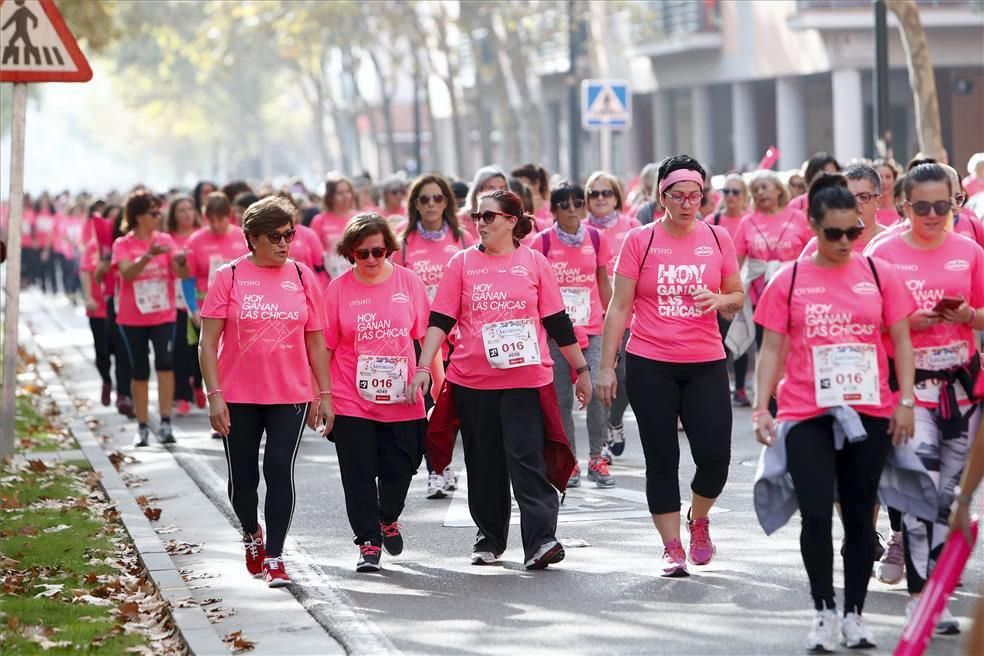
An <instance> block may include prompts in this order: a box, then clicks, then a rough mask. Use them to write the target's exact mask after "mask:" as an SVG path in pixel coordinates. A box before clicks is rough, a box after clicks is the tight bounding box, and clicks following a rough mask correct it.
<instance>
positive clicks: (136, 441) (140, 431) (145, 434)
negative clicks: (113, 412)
mask: <svg viewBox="0 0 984 656" xmlns="http://www.w3.org/2000/svg"><path fill="white" fill-rule="evenodd" d="M148 444H150V429H149V428H147V427H146V426H141V427H140V428H137V434H136V435H134V436H133V446H147V445H148Z"/></svg>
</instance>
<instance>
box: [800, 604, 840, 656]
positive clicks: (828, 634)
mask: <svg viewBox="0 0 984 656" xmlns="http://www.w3.org/2000/svg"><path fill="white" fill-rule="evenodd" d="M838 624H839V622H838V621H837V611H836V610H835V609H830V608H827V609H824V610H818V611H817V614H816V615H815V616H814V617H813V628H811V629H810V633H809V634H808V635H807V636H806V650H807V651H808V652H810V653H811V654H826V653H829V652H832V651H834V650H835V649H836V648H837V641H838V637H839V634H840V627H839V626H838Z"/></svg>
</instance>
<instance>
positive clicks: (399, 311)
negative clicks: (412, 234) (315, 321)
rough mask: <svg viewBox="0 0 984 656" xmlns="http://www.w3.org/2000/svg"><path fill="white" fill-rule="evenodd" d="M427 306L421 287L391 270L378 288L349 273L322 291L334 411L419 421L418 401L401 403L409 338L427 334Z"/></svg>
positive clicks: (409, 361) (406, 273)
mask: <svg viewBox="0 0 984 656" xmlns="http://www.w3.org/2000/svg"><path fill="white" fill-rule="evenodd" d="M429 316H430V304H429V302H428V300H427V292H426V290H425V289H424V285H423V283H421V282H420V280H418V279H417V277H416V276H415V275H414V274H413V272H412V271H410V270H409V269H405V268H404V267H401V266H394V267H393V273H392V275H390V277H389V278H387V279H386V280H385V281H384V282H382V283H380V284H378V285H368V284H366V283H364V282H362V281H361V280H359V279H358V278H356V277H355V273H354V271H352V270H350V271H347V272H346V273H343V274H342V275H341V276H339V277H338V278H335V279H334V280H332V281H331V283H330V284H329V285H328V289H327V291H325V317H326V318H325V345H326V346H327V347H328V349H329V350H332V351H334V352H335V353H334V355H333V356H332V359H331V383H332V385H331V387H332V392H333V395H332V399H333V401H334V403H335V412H336V413H337V414H339V415H344V416H346V417H360V418H362V419H371V420H374V421H382V422H396V421H411V420H414V419H423V418H424V399H423V397H422V396H418V398H417V402H416V403H414V404H413V405H407V404H406V403H405V402H404V399H405V398H406V387H407V385H408V384H409V382H410V379H411V378H413V374H414V371H415V370H416V363H417V357H416V354H415V352H414V340H421V339H423V338H424V335H425V334H426V333H427V321H428V318H429Z"/></svg>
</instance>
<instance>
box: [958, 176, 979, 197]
mask: <svg viewBox="0 0 984 656" xmlns="http://www.w3.org/2000/svg"><path fill="white" fill-rule="evenodd" d="M963 186H964V189H966V190H967V198H973V197H974V196H976V195H977V194H979V193H981V192H984V178H978V177H975V176H973V175H968V176H967V177H966V178H964V179H963Z"/></svg>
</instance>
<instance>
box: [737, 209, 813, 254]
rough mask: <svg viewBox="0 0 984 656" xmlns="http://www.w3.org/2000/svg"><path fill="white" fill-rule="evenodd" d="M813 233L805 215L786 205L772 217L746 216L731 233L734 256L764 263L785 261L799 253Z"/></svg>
mask: <svg viewBox="0 0 984 656" xmlns="http://www.w3.org/2000/svg"><path fill="white" fill-rule="evenodd" d="M812 236H813V232H812V231H811V230H810V226H809V224H808V223H807V221H806V215H805V214H803V213H802V212H800V211H799V210H796V209H793V208H791V207H790V206H786V207H784V208H783V209H781V210H779V211H778V212H777V213H775V214H771V215H767V214H762V213H761V212H758V211H756V212H751V213H750V214H746V215H745V216H744V217H743V218H742V220H741V223H740V224H739V225H738V231H737V232H736V233H735V251H736V252H737V253H738V257H752V258H755V259H756V260H764V261H766V262H771V261H776V260H778V261H780V262H788V261H789V260H795V259H796V258H797V257H799V254H800V253H802V252H803V247H804V246H806V243H807V242H808V241H810V238H811V237H812Z"/></svg>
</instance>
